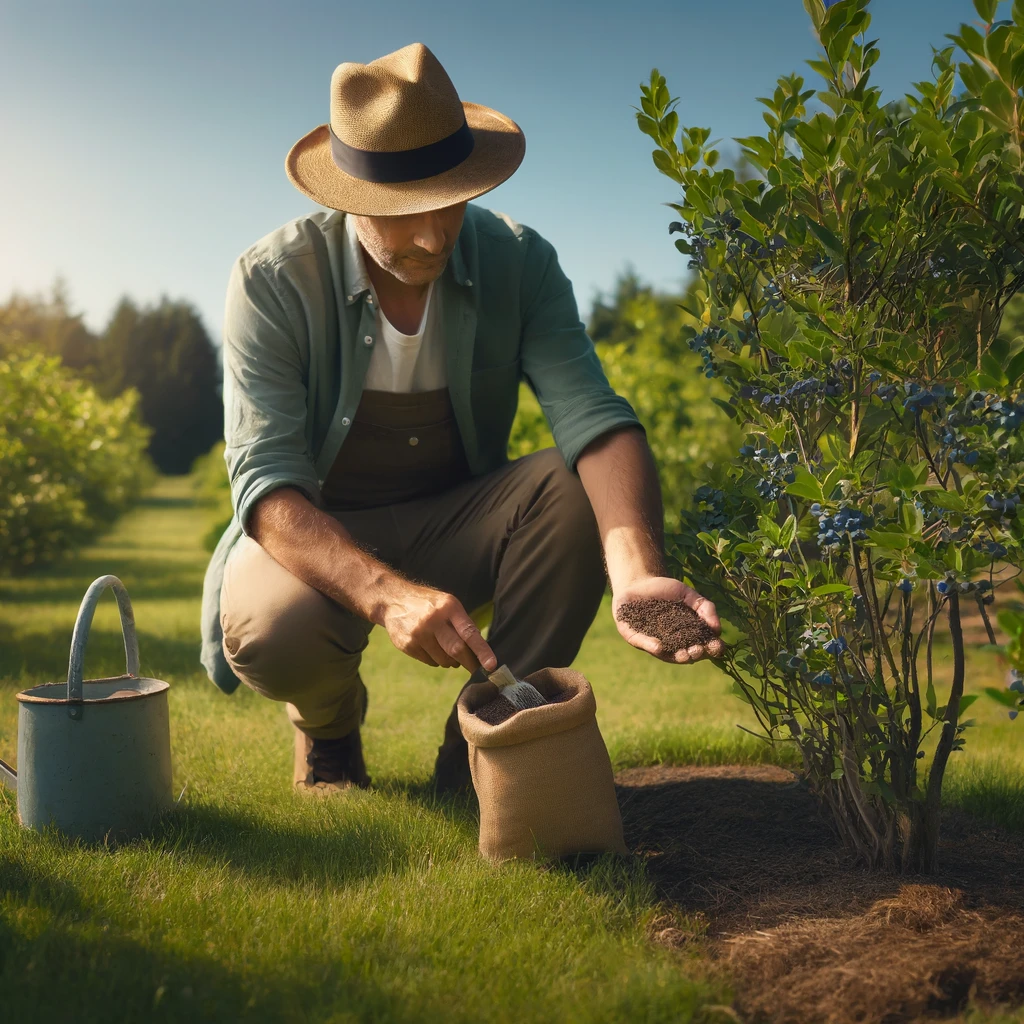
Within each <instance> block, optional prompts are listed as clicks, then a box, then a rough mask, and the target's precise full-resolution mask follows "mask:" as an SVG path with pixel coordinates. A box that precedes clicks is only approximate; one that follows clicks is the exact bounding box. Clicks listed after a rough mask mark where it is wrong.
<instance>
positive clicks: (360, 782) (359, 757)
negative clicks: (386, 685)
mask: <svg viewBox="0 0 1024 1024" xmlns="http://www.w3.org/2000/svg"><path fill="white" fill-rule="evenodd" d="M360 682H361V681H360ZM366 706H367V695H366V687H365V686H364V687H363V714H362V718H361V721H364V722H365V721H366ZM294 782H295V788H296V789H297V790H298V791H299V792H300V793H302V794H304V795H307V796H325V795H327V794H329V793H339V792H343V791H344V790H346V789H351V788H352V787H353V786H358V787H359V788H360V789H368V788H369V786H370V776H369V775H367V774H366V763H365V762H364V761H363V742H362V738H361V737H360V735H359V727H358V726H356V728H355V729H353V730H352V732H350V733H349V734H348V735H347V736H341V737H339V738H337V739H313V738H312V737H311V736H307V735H306V734H305V733H304V732H303V731H302V730H301V729H299V728H296V729H295V769H294Z"/></svg>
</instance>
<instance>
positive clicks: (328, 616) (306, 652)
mask: <svg viewBox="0 0 1024 1024" xmlns="http://www.w3.org/2000/svg"><path fill="white" fill-rule="evenodd" d="M339 618H340V615H339V610H338V609H336V608H333V607H332V606H331V605H330V603H329V602H328V600H327V598H325V597H324V596H323V595H322V594H320V593H319V592H317V591H315V590H313V589H312V588H306V591H298V592H295V593H292V594H290V595H288V598H287V599H283V600H282V599H281V598H280V597H278V598H277V599H270V600H262V601H261V600H259V599H249V598H248V596H247V598H246V600H245V601H244V604H242V605H241V606H239V604H238V602H234V601H232V600H231V598H230V596H228V600H226V601H225V600H222V610H221V628H222V631H223V634H224V640H223V648H224V656H225V658H226V659H227V662H228V665H229V666H230V667H231V670H232V671H233V672H234V673H235V675H237V676H238V678H239V679H241V680H242V681H243V682H245V683H246V684H247V685H248V686H250V687H252V688H253V689H254V690H256V691H257V692H259V693H262V694H263V695H264V696H268V697H272V698H273V699H275V700H292V699H293V698H294V697H295V696H296V695H297V694H299V693H301V692H303V691H305V690H310V689H313V690H316V689H318V688H320V687H321V685H322V681H323V680H333V681H336V682H338V683H341V684H342V685H344V682H345V681H346V680H348V679H350V678H351V679H355V678H356V677H357V675H358V670H359V664H360V661H361V652H362V651H363V650H364V649H365V647H366V645H367V643H368V642H369V629H365V630H364V629H363V628H362V627H361V625H360V624H359V623H358V622H357V621H355V618H354V616H353V617H352V618H353V622H351V623H341V622H340V621H336V620H339ZM343 625H344V626H345V627H346V628H340V627H341V626H343ZM367 626H369V624H367Z"/></svg>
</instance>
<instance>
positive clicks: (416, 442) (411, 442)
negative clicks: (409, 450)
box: [409, 437, 420, 447]
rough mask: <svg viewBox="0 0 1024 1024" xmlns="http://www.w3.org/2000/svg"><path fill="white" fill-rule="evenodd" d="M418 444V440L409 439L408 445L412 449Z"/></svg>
mask: <svg viewBox="0 0 1024 1024" xmlns="http://www.w3.org/2000/svg"><path fill="white" fill-rule="evenodd" d="M419 443H420V439H419V438H418V437H410V438H409V444H411V445H412V446H413V447H415V446H416V445H418V444H419Z"/></svg>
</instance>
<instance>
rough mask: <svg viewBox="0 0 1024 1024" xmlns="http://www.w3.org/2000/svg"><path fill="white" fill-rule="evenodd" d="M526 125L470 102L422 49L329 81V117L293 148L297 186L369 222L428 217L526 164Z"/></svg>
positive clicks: (344, 69) (343, 70)
mask: <svg viewBox="0 0 1024 1024" xmlns="http://www.w3.org/2000/svg"><path fill="white" fill-rule="evenodd" d="M525 152H526V139H525V137H524V135H523V132H522V130H521V129H520V127H519V125H517V124H516V123H515V122H514V121H512V120H511V119H510V118H507V117H505V115H504V114H499V113H498V111H496V110H492V109H491V108H490V107H482V106H480V105H479V104H478V103H463V102H462V101H461V100H460V99H459V94H458V93H457V92H456V91H455V86H454V85H452V82H451V79H450V78H449V77H448V74H447V72H446V71H445V70H444V68H443V67H441V64H440V62H439V61H438V59H437V58H436V57H435V56H434V55H433V54H432V53H431V52H430V50H428V49H427V48H426V47H425V46H424V45H423V44H422V43H413V44H412V45H411V46H405V47H403V48H402V49H401V50H396V51H395V52H394V53H389V54H387V55H386V56H384V57H378V58H377V60H374V61H371V62H370V63H369V64H355V63H345V64H339V65H338V67H337V68H336V69H335V71H334V74H333V75H332V76H331V121H330V124H322V125H320V126H319V127H318V128H314V129H313V131H311V132H310V133H309V134H308V135H304V136H303V137H302V138H301V139H299V141H298V142H296V143H295V145H294V146H292V148H291V151H290V152H289V153H288V158H287V159H286V160H285V170H286V171H287V173H288V178H289V179H290V181H291V182H292V184H293V185H294V186H295V187H296V188H297V189H299V191H300V192H304V193H305V194H306V195H307V196H309V197H310V198H311V199H315V200H316V201H317V202H318V203H320V204H321V205H323V206H328V207H330V208H332V209H335V210H344V211H346V212H347V213H354V214H359V215H361V216H366V217H382V216H394V215H399V214H406V213H423V212H424V211H426V210H437V209H441V208H442V207H445V206H452V205H454V204H455V203H461V202H463V201H464V200H467V199H473V198H475V197H476V196H479V195H483V193H484V192H489V191H490V190H491V189H492V188H495V187H496V186H497V185H500V184H501V183H502V182H503V181H504V180H505V179H506V178H508V177H510V176H511V175H512V173H513V172H514V171H515V169H516V168H517V167H518V166H519V164H520V163H521V162H522V159H523V155H524V153H525Z"/></svg>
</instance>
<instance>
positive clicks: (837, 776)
mask: <svg viewBox="0 0 1024 1024" xmlns="http://www.w3.org/2000/svg"><path fill="white" fill-rule="evenodd" d="M845 774H846V773H845V772H844V771H843V769H842V768H837V769H836V770H835V771H834V772H833V773H832V774H831V775H830V776H829V778H830V779H841V778H842V777H843V776H844V775H845Z"/></svg>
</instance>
